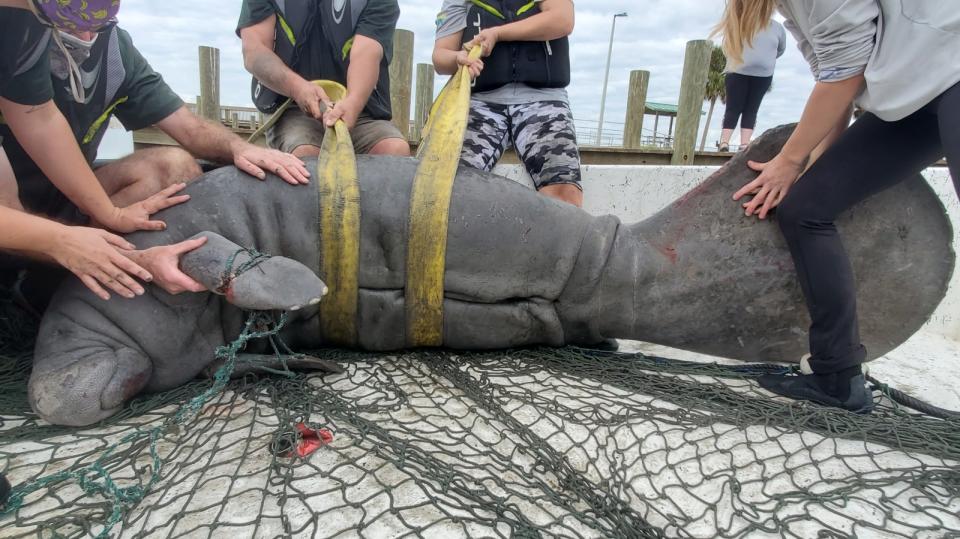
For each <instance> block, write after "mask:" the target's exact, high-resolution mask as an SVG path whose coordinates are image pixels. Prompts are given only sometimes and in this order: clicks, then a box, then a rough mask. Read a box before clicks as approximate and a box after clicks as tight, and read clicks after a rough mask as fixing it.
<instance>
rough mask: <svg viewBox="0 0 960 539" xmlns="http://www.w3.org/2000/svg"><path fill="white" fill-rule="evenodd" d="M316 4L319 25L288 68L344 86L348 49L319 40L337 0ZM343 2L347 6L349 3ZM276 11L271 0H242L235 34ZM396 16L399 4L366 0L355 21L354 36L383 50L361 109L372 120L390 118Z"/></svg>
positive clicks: (342, 45)
mask: <svg viewBox="0 0 960 539" xmlns="http://www.w3.org/2000/svg"><path fill="white" fill-rule="evenodd" d="M316 1H317V10H318V14H319V23H318V24H316V25H314V27H313V28H312V31H311V34H310V37H311V39H308V41H306V42H305V43H303V44H302V46H301V49H300V55H299V58H298V59H297V61H296V62H295V64H294V65H291V66H290V67H291V68H292V69H293V70H294V71H296V72H297V74H299V75H300V76H301V77H303V78H305V79H307V80H316V79H328V80H334V81H337V82H339V83H340V84H343V85H346V84H347V68H348V67H349V61H350V60H349V53H348V51H349V48H348V47H349V46H346V44H340V43H331V42H330V40H327V39H323V35H324V32H325V31H326V30H325V26H326V25H330V24H333V21H334V20H335V19H336V17H335V16H334V13H335V12H334V5H335V4H337V3H338V2H337V0H316ZM345 2H346V4H349V3H350V0H345ZM277 11H278V9H277V7H276V5H275V4H274V2H273V1H272V0H243V6H242V7H241V9H240V21H239V22H238V23H237V33H238V34H239V33H240V30H242V29H243V28H247V27H248V26H253V25H255V24H257V23H259V22H262V21H263V20H264V19H266V18H268V17H270V16H271V15H274V14H275V13H277ZM399 17H400V5H399V4H398V3H397V1H396V0H369V1H368V2H367V4H366V6H365V7H364V8H363V11H362V12H361V13H360V15H359V17H358V18H357V27H356V32H355V33H356V34H359V35H362V36H364V37H368V38H370V39H373V40H375V41H377V42H378V43H380V46H381V47H383V59H382V60H381V61H380V75H379V78H378V80H377V85H376V87H375V88H374V90H373V93H372V94H371V95H370V99H369V100H368V101H367V104H366V107H365V108H364V112H366V113H367V114H368V115H369V116H371V117H373V118H376V119H384V120H389V119H390V118H391V111H390V77H389V74H388V66H389V64H390V60H391V58H392V57H393V34H394V31H395V30H396V27H397V19H398V18H399ZM328 35H329V33H328ZM345 52H347V54H346V55H345V54H344V53H345Z"/></svg>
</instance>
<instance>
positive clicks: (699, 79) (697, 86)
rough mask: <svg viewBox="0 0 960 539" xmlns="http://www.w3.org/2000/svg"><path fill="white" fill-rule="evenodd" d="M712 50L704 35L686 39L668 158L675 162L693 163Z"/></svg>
mask: <svg viewBox="0 0 960 539" xmlns="http://www.w3.org/2000/svg"><path fill="white" fill-rule="evenodd" d="M712 50H713V43H712V42H711V41H709V40H706V39H698V40H694V41H689V42H687V51H686V57H685V59H684V61H683V79H682V80H681V82H680V104H679V107H678V111H677V131H676V136H675V137H674V142H673V159H672V160H671V163H672V164H674V165H692V164H693V160H694V157H695V150H696V144H697V131H698V130H699V128H700V114H701V113H702V112H703V99H704V96H705V95H706V86H707V72H708V70H709V69H710V54H711V51H712Z"/></svg>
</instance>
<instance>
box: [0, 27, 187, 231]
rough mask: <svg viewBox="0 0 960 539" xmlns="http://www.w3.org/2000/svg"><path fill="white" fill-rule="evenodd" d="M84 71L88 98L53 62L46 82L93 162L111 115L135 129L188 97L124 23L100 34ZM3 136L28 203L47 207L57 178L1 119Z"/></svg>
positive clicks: (163, 115)
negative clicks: (80, 98) (46, 174)
mask: <svg viewBox="0 0 960 539" xmlns="http://www.w3.org/2000/svg"><path fill="white" fill-rule="evenodd" d="M50 47H51V51H50V54H62V53H61V52H59V51H54V50H53V47H56V45H55V44H52V43H51V45H50ZM80 71H81V78H82V80H83V81H84V84H85V86H84V89H85V91H86V96H87V100H86V102H85V103H77V102H76V100H75V99H74V97H73V94H72V93H71V91H70V83H69V80H68V79H59V78H57V77H56V76H52V75H51V74H50V73H49V68H48V72H47V82H48V84H50V83H52V88H53V99H54V102H55V103H56V104H57V107H58V108H59V109H60V111H61V112H62V113H63V115H64V117H65V118H66V119H67V123H68V124H70V128H71V129H72V130H73V134H74V136H75V137H76V139H77V143H78V144H79V145H80V150H81V151H82V152H83V154H84V156H85V157H86V158H87V161H88V162H89V163H91V164H92V163H93V161H94V160H95V159H96V157H97V150H98V148H99V146H100V143H101V142H102V141H103V137H104V135H105V134H106V130H107V127H108V126H109V124H110V118H111V117H112V116H116V117H117V119H118V120H120V122H121V123H122V124H123V125H124V127H126V128H127V130H130V131H133V130H136V129H142V128H144V127H149V126H151V125H153V124H155V123H157V122H159V121H161V120H163V119H164V118H166V117H168V116H170V115H171V114H173V113H174V112H176V111H177V110H178V109H179V108H180V107H182V106H183V101H182V100H181V99H180V98H179V97H178V96H177V94H175V93H174V92H173V90H172V89H170V87H169V86H168V85H167V84H166V83H165V82H164V80H163V78H162V77H161V76H160V75H159V74H158V73H157V72H156V71H154V70H153V69H152V68H151V67H150V64H149V63H148V62H147V60H146V59H145V58H144V57H143V56H142V55H141V54H140V51H138V50H137V49H136V47H134V45H133V41H132V40H131V39H130V35H129V34H128V33H127V32H126V31H124V30H121V29H119V28H116V27H114V28H111V29H109V30H105V31H103V32H102V33H101V34H100V35H99V37H97V42H96V43H95V44H94V46H93V49H92V50H91V51H90V57H89V58H88V59H87V60H86V61H84V62H83V63H81V64H80ZM0 136H2V137H3V148H4V150H5V151H6V152H7V156H8V157H9V158H10V164H11V165H12V166H13V170H14V173H15V174H16V176H17V182H18V184H19V186H20V191H21V197H20V198H21V200H22V201H23V203H24V205H25V206H27V208H28V209H31V210H33V211H41V212H45V210H44V208H43V206H44V205H45V204H46V202H45V200H44V199H45V198H48V196H49V194H50V188H52V184H50V182H49V181H48V180H46V178H43V176H42V173H40V169H39V167H37V165H36V164H35V163H34V162H33V161H32V160H31V159H30V157H29V156H28V155H27V154H26V152H25V151H24V150H23V148H22V147H20V145H19V144H18V143H17V142H16V140H15V139H14V138H13V136H12V134H11V133H10V131H9V128H8V127H7V126H6V125H0Z"/></svg>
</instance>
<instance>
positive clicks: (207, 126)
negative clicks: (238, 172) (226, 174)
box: [157, 107, 244, 164]
mask: <svg viewBox="0 0 960 539" xmlns="http://www.w3.org/2000/svg"><path fill="white" fill-rule="evenodd" d="M157 127H159V128H160V130H161V131H163V132H164V133H166V134H167V135H169V136H170V137H171V138H173V139H174V140H176V141H177V142H178V143H179V144H180V146H181V147H183V149H185V150H186V151H188V152H190V154H191V155H193V156H194V157H198V158H200V159H206V160H207V161H212V162H214V163H220V164H225V163H232V162H233V156H234V154H235V152H236V150H237V147H238V146H239V145H242V144H243V143H244V141H243V139H241V138H240V137H238V136H237V135H235V134H234V133H233V132H231V131H230V130H229V129H227V128H226V127H223V126H221V125H217V124H214V123H211V122H208V121H206V120H204V119H202V118H200V117H198V116H197V115H195V114H193V113H192V112H190V111H189V110H187V108H186V107H181V108H180V109H179V110H177V111H176V112H174V113H173V114H171V115H170V116H168V117H167V118H164V119H163V120H162V121H160V122H159V123H158V124H157Z"/></svg>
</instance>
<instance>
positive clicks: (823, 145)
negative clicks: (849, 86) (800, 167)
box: [807, 106, 853, 169]
mask: <svg viewBox="0 0 960 539" xmlns="http://www.w3.org/2000/svg"><path fill="white" fill-rule="evenodd" d="M851 115H853V107H852V106H851V107H847V110H846V111H845V112H844V114H843V115H842V116H841V117H840V118H839V119H838V120H837V123H836V124H834V126H833V128H832V129H831V130H830V132H829V133H827V136H826V137H824V138H823V140H821V141H820V144H817V147H816V148H814V149H813V151H812V152H810V159H809V160H808V161H807V169H809V168H810V166H811V165H813V164H814V163H815V162H816V161H817V159H819V158H820V156H821V155H823V153H824V152H826V151H827V148H829V147H830V146H833V143H834V142H836V141H837V139H839V138H840V135H842V134H843V132H844V131H846V130H847V127H848V126H849V125H850V116H851Z"/></svg>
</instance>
